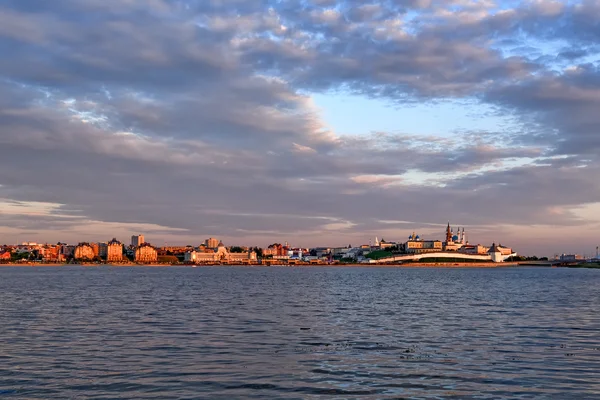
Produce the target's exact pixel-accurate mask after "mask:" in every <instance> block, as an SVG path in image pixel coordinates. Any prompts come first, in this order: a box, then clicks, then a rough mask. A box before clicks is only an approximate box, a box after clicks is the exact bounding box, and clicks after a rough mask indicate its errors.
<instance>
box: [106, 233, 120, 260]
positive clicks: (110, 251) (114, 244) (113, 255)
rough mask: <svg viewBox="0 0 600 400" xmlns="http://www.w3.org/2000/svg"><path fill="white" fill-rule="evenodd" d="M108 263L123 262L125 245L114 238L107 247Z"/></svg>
mask: <svg viewBox="0 0 600 400" xmlns="http://www.w3.org/2000/svg"><path fill="white" fill-rule="evenodd" d="M106 261H108V262H120V261H123V244H122V243H121V242H119V241H118V240H117V239H116V238H113V240H111V241H110V242H108V245H107V246H106Z"/></svg>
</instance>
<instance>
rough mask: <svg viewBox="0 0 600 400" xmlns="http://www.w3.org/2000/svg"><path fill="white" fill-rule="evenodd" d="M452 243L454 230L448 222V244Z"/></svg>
mask: <svg viewBox="0 0 600 400" xmlns="http://www.w3.org/2000/svg"><path fill="white" fill-rule="evenodd" d="M450 242H452V230H451V229H450V221H448V227H447V228H446V243H450Z"/></svg>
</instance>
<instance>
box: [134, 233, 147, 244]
mask: <svg viewBox="0 0 600 400" xmlns="http://www.w3.org/2000/svg"><path fill="white" fill-rule="evenodd" d="M144 243H146V240H145V239H144V235H137V236H136V235H133V236H132V237H131V245H132V246H133V247H139V246H141V245H143V244H144Z"/></svg>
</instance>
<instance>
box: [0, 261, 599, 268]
mask: <svg viewBox="0 0 600 400" xmlns="http://www.w3.org/2000/svg"><path fill="white" fill-rule="evenodd" d="M67 266H81V267H90V268H93V267H97V268H101V267H166V268H172V267H187V268H194V267H197V268H202V267H223V268H226V267H289V268H298V267H305V268H314V267H326V268H330V267H337V268H344V267H349V268H507V267H518V266H519V265H518V264H516V263H492V262H490V263H407V264H313V265H310V264H300V265H272V266H268V265H248V264H246V265H229V264H227V265H221V264H212V265H210V264H204V265H181V264H176V265H171V264H125V263H123V264H50V263H14V264H0V267H67ZM592 268H594V267H592Z"/></svg>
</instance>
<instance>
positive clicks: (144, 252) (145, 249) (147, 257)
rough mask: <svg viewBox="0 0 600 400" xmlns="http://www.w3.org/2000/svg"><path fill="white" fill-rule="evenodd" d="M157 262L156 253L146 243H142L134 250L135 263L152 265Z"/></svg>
mask: <svg viewBox="0 0 600 400" xmlns="http://www.w3.org/2000/svg"><path fill="white" fill-rule="evenodd" d="M157 260H158V252H157V251H156V249H155V248H154V247H153V246H152V245H151V244H150V243H147V242H144V243H142V244H141V245H139V246H138V247H137V248H136V249H135V261H136V262H138V263H152V262H156V261H157Z"/></svg>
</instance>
